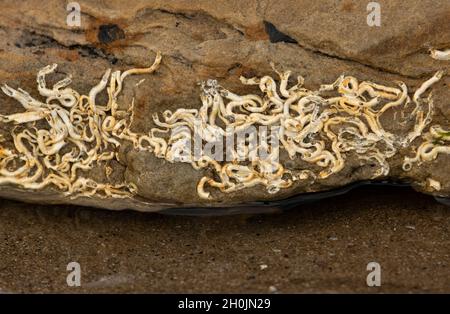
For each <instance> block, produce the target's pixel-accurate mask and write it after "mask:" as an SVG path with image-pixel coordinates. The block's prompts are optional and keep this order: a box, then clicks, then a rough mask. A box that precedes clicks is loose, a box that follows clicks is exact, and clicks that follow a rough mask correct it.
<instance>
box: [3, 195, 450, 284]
mask: <svg viewBox="0 0 450 314" xmlns="http://www.w3.org/2000/svg"><path fill="white" fill-rule="evenodd" d="M449 226H450V207H446V206H444V205H441V204H439V203H437V202H436V201H435V200H434V199H433V198H431V197H429V196H425V195H421V194H418V193H415V192H413V191H412V190H410V189H406V188H393V187H363V188H358V189H356V190H354V191H352V192H350V193H349V194H346V195H343V196H337V197H334V198H331V199H326V200H322V201H320V202H316V203H313V204H308V205H302V206H300V207H298V208H295V209H291V210H289V211H285V212H283V213H277V214H264V215H236V216H225V217H207V218H205V217H185V216H167V215H160V214H144V213H137V212H131V211H124V212H111V211H105V210H97V209H87V208H81V207H68V206H38V205H30V204H24V203H18V202H13V201H7V200H1V204H0V237H1V238H0V239H1V241H0V292H3V293H5V292H244V293H245V292H279V293H292V292H301V293H304V292H447V293H448V292H450V267H449V266H450V235H449ZM72 261H76V262H78V263H80V265H81V271H82V273H81V287H68V286H67V284H66V276H67V274H68V273H69V272H68V271H66V266H67V264H68V263H69V262H72ZM372 261H375V262H378V263H379V264H380V265H381V287H372V288H369V287H367V285H366V276H367V274H368V273H369V272H368V271H367V270H366V265H367V264H368V263H369V262H372Z"/></svg>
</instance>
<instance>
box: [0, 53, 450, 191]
mask: <svg viewBox="0 0 450 314" xmlns="http://www.w3.org/2000/svg"><path fill="white" fill-rule="evenodd" d="M160 61H161V54H160V53H157V56H156V59H155V61H154V63H153V65H152V66H151V67H149V68H144V69H131V70H128V71H125V72H123V73H121V72H120V71H115V72H113V73H111V70H108V71H106V73H105V74H104V75H103V78H102V80H101V81H100V82H99V83H98V84H97V85H96V86H94V87H93V88H92V89H91V90H90V92H89V94H88V95H80V94H79V93H78V92H76V91H74V90H73V89H71V88H68V87H67V86H68V85H69V84H70V83H71V79H70V77H68V78H65V79H63V80H61V81H59V82H57V83H56V84H55V85H54V86H53V87H52V88H49V87H47V85H46V81H45V76H46V75H48V74H50V73H52V72H53V71H54V70H55V68H56V65H52V66H47V67H45V68H43V69H42V70H40V71H39V73H38V76H37V83H38V91H39V93H40V94H41V95H42V96H43V97H45V98H46V100H45V102H40V101H38V100H36V99H34V98H32V97H31V96H30V95H29V94H28V93H27V92H25V91H24V90H22V89H18V90H15V89H13V88H11V87H9V86H7V85H4V86H3V87H2V90H3V92H5V93H6V94H7V95H8V96H10V97H13V98H15V99H16V100H17V101H19V102H20V103H21V104H22V106H23V107H24V108H25V110H26V111H25V112H23V113H17V114H11V115H1V116H0V120H1V121H2V122H3V123H13V124H15V125H16V126H15V127H14V128H13V130H12V137H13V139H14V149H13V148H11V149H9V148H7V147H1V148H0V184H15V185H19V186H21V187H23V188H26V189H42V188H44V187H46V186H48V185H52V186H56V187H57V188H59V189H60V190H61V191H63V192H64V193H66V194H67V195H70V196H72V197H78V196H93V195H95V196H99V197H107V196H111V197H132V196H133V195H134V194H136V193H137V187H136V186H135V185H134V184H133V183H130V182H122V183H120V184H111V183H102V182H96V181H94V180H93V179H91V178H87V177H85V176H83V174H85V173H86V172H87V171H88V170H90V169H92V168H93V167H94V166H95V165H96V164H98V163H100V162H107V161H111V160H114V159H115V160H118V156H117V150H118V148H119V146H120V145H121V143H122V141H130V142H132V143H133V145H134V148H135V149H137V150H141V151H147V152H151V153H153V154H154V155H155V156H156V157H158V158H163V159H165V160H167V161H169V162H186V163H190V164H191V165H192V166H193V167H194V168H195V169H197V170H201V169H205V168H207V169H212V170H213V173H214V175H213V176H212V177H208V176H205V177H203V178H202V179H201V180H200V181H199V182H198V184H197V192H198V195H199V196H200V197H201V198H203V199H211V198H212V196H211V193H210V192H209V191H208V189H211V188H215V189H218V190H219V191H221V192H223V193H230V192H234V191H238V190H241V189H244V188H248V187H252V186H256V185H262V186H264V187H266V190H267V192H268V193H277V192H278V191H279V190H280V189H283V188H288V187H290V186H292V184H293V183H294V182H295V181H297V180H305V179H307V178H312V179H314V180H320V179H325V178H327V177H329V176H331V175H333V174H336V173H338V172H340V171H341V170H342V169H343V168H344V166H345V161H346V158H347V156H348V155H349V154H353V155H354V156H357V158H359V159H360V160H361V161H362V162H369V161H370V162H376V163H377V164H378V165H379V167H378V169H377V170H376V171H374V173H373V178H376V177H379V176H385V175H387V174H388V173H389V164H388V162H387V159H388V158H390V157H392V156H394V155H395V154H396V152H397V151H398V149H399V148H404V147H408V146H409V145H410V144H411V143H412V142H413V141H414V140H415V139H417V138H418V137H420V136H421V135H422V134H423V132H424V130H425V128H426V127H427V126H428V125H429V124H430V123H431V120H432V114H433V103H432V100H431V96H428V98H422V95H423V94H424V93H425V92H426V90H427V89H428V88H429V87H430V86H431V85H432V84H434V83H436V82H437V81H438V80H439V79H440V78H441V77H442V75H443V72H441V71H439V72H437V73H436V74H435V75H434V76H433V77H432V78H430V79H429V80H427V81H426V82H424V83H423V84H422V85H421V86H420V87H419V89H417V91H416V92H415V93H414V94H413V96H412V98H411V97H410V96H409V95H408V90H407V87H406V85H405V84H404V83H402V82H397V85H398V86H397V87H389V86H384V85H380V84H376V83H373V82H369V81H363V82H358V80H357V79H356V78H354V77H351V76H341V77H339V78H338V79H337V80H336V81H335V82H334V83H332V84H327V85H322V86H321V87H320V89H319V90H317V91H312V90H308V89H306V88H304V87H303V81H304V79H303V78H302V77H301V76H299V77H298V78H297V83H296V84H294V85H293V86H290V87H289V86H288V85H289V77H290V75H291V72H290V71H286V72H278V71H276V70H275V69H274V70H275V72H276V73H277V74H278V76H279V84H278V86H277V83H276V81H275V80H274V79H273V78H272V77H270V76H264V77H262V78H243V77H241V82H242V83H243V84H245V85H256V86H258V87H259V89H260V91H261V93H262V94H261V95H253V94H248V95H243V96H241V95H237V94H234V93H232V92H231V91H228V90H226V89H225V88H223V87H221V86H220V85H218V84H217V82H216V81H214V80H208V81H207V82H206V83H203V84H202V93H201V97H200V98H201V101H202V106H201V107H200V109H184V108H179V109H177V110H176V111H175V112H171V111H169V110H167V111H165V112H163V114H162V119H160V118H159V116H158V115H157V114H155V115H154V116H153V120H154V123H155V124H156V125H157V127H155V128H152V129H151V131H150V132H149V133H148V134H138V133H135V132H133V131H131V130H130V128H131V124H132V122H133V103H132V104H131V106H129V108H128V110H126V111H124V110H119V109H118V108H120V107H119V105H118V103H117V96H118V95H119V93H120V92H121V90H122V84H123V82H124V80H125V78H126V77H127V76H128V75H131V74H144V73H152V72H153V71H155V70H156V69H157V67H158V65H159V63H160ZM105 88H106V89H107V94H108V102H107V103H106V104H98V103H96V95H97V94H98V93H100V92H101V91H103V90H104V89H105ZM391 108H400V110H399V112H400V113H401V115H402V116H401V117H400V119H402V121H403V122H402V123H407V122H408V121H410V122H412V126H410V130H409V131H408V132H407V133H406V134H404V135H396V134H393V133H391V132H389V131H387V130H386V129H385V128H384V127H383V125H382V123H381V117H382V116H383V114H384V113H385V112H387V111H388V110H389V109H391ZM408 119H409V120H408ZM42 121H45V122H46V125H44V124H43V123H41V122H42ZM260 126H266V127H267V126H271V127H276V134H272V136H273V135H276V138H277V139H279V142H280V147H281V149H283V150H284V151H286V152H287V154H288V156H289V158H290V159H297V158H299V159H301V160H302V161H304V162H306V163H308V164H310V165H311V166H310V167H307V168H305V169H303V170H295V171H294V170H290V169H287V168H286V166H285V165H283V164H282V163H281V162H280V161H279V160H278V154H279V151H278V147H275V146H271V145H268V144H265V143H260V144H259V145H260V146H261V147H258V148H264V149H266V150H267V151H268V152H269V156H268V158H248V157H249V154H250V150H249V149H248V147H244V149H243V152H242V150H241V151H240V150H235V149H234V148H232V149H231V150H232V156H234V157H233V158H232V159H231V160H227V161H221V160H220V161H217V160H215V159H214V158H212V157H211V156H210V155H207V154H204V155H200V158H195V156H194V153H193V152H192V149H191V145H190V143H191V141H192V138H193V136H197V137H199V138H201V140H202V141H205V142H210V141H212V140H216V139H217V138H220V137H222V136H224V135H226V136H233V135H235V133H237V132H242V131H245V130H246V129H248V128H250V127H260ZM230 130H232V131H231V134H230ZM424 137H425V139H426V141H425V142H424V143H423V144H422V145H421V146H420V147H419V149H418V150H417V154H416V157H414V158H408V157H407V158H405V163H404V165H403V168H404V170H405V171H408V170H410V169H411V166H412V164H413V163H414V162H421V161H426V160H430V159H433V158H435V157H436V155H437V154H439V153H450V147H449V146H446V145H445V144H443V143H444V142H445V141H448V140H449V139H450V136H449V135H448V132H447V131H444V130H443V129H442V128H440V127H439V126H433V127H431V128H430V131H429V132H428V133H426V134H425V136H424ZM436 137H438V139H439V140H438V141H436ZM262 146H264V147H262ZM243 157H244V158H243ZM105 171H106V175H107V176H108V173H110V172H111V169H110V168H109V167H108V166H106V167H105Z"/></svg>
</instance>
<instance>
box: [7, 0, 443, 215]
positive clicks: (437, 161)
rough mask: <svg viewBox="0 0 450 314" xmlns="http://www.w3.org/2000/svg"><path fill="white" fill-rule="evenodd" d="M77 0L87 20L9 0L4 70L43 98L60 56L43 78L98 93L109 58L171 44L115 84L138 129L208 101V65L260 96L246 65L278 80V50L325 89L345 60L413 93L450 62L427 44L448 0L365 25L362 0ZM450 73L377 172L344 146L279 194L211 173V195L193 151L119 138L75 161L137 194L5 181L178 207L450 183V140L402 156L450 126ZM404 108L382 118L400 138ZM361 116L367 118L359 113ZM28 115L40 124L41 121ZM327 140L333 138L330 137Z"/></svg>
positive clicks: (127, 59)
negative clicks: (428, 153)
mask: <svg viewBox="0 0 450 314" xmlns="http://www.w3.org/2000/svg"><path fill="white" fill-rule="evenodd" d="M79 3H80V7H81V25H80V27H71V26H68V25H67V23H66V17H67V14H68V13H69V12H68V11H66V7H65V4H62V3H60V2H58V1H48V2H45V3H44V4H43V3H41V2H38V1H27V2H19V3H17V2H13V1H6V2H5V3H4V4H3V9H2V11H1V12H0V39H1V41H0V83H1V84H2V85H3V84H8V85H9V86H11V87H12V88H14V89H18V88H19V87H20V88H22V89H23V90H25V91H27V92H29V93H30V94H31V96H32V97H34V98H35V99H38V100H39V101H44V100H45V98H44V97H42V96H41V95H39V93H38V91H37V89H36V74H37V72H38V71H39V70H40V69H41V68H43V67H45V66H46V65H49V64H53V63H57V64H58V65H59V66H58V68H57V69H56V71H55V73H54V74H52V75H49V76H48V78H47V81H48V82H47V85H48V86H52V85H51V84H54V83H55V82H57V81H59V80H61V79H63V78H64V77H66V75H68V74H71V75H72V80H73V82H72V84H71V85H70V87H71V88H73V89H74V90H76V91H78V92H79V93H80V94H83V95H88V93H89V91H90V90H91V89H92V88H93V87H94V86H95V85H97V84H98V82H99V81H100V79H101V78H102V76H103V74H104V73H105V71H106V70H107V69H109V68H111V69H112V70H113V71H116V70H120V71H125V70H127V69H130V68H145V67H148V66H150V65H151V63H152V62H153V59H154V57H155V52H157V51H161V53H162V56H163V57H162V61H161V65H160V67H159V68H158V69H157V70H156V71H155V72H153V73H152V74H142V75H132V76H128V77H127V78H126V81H125V82H124V86H123V90H122V92H121V93H120V95H119V96H118V98H117V102H118V103H119V104H120V105H121V106H122V107H120V108H119V109H121V110H126V109H127V108H129V106H130V105H131V103H132V99H134V109H133V117H134V121H133V124H132V128H131V129H132V130H133V132H135V133H136V134H141V135H142V134H146V133H148V132H150V131H151V130H152V128H154V127H155V124H154V121H153V118H152V115H153V114H155V113H158V114H159V117H160V118H161V117H162V116H161V115H162V113H163V112H164V111H165V110H171V111H172V112H174V111H175V110H177V109H178V108H187V109H189V108H190V109H199V108H200V107H201V105H202V102H201V100H200V97H199V96H200V94H201V89H200V87H199V86H198V83H199V82H202V81H206V80H208V79H216V80H217V81H218V84H219V85H220V88H225V89H226V90H228V91H231V92H233V93H235V94H237V95H245V94H250V93H251V94H258V95H259V96H263V93H262V92H261V91H260V90H259V89H258V88H257V87H255V86H248V85H243V84H241V82H240V80H239V78H240V76H241V75H242V76H245V77H247V78H250V77H254V76H255V77H263V76H265V75H270V76H272V77H273V78H275V79H276V80H277V83H278V82H279V79H278V76H277V74H276V73H274V71H273V69H272V67H271V66H270V62H271V61H273V62H274V63H275V68H276V69H278V70H280V71H286V70H291V71H292V75H291V76H292V77H294V78H295V77H297V75H302V76H303V77H304V79H305V83H304V87H305V88H306V89H308V90H310V91H316V90H318V89H319V88H320V86H321V84H330V83H333V82H334V81H335V80H336V79H337V78H338V77H339V76H340V75H342V74H345V75H346V76H353V77H355V78H357V80H358V81H359V82H360V83H361V82H363V81H371V82H375V83H378V84H382V85H385V86H389V87H396V88H397V87H398V85H396V83H395V82H396V81H402V82H404V83H405V84H406V86H407V88H408V93H409V96H410V97H411V98H412V96H413V93H414V91H416V90H417V89H418V88H419V87H420V86H421V85H422V84H423V83H424V82H425V81H427V80H428V79H430V78H431V77H433V75H434V74H435V73H436V72H438V71H441V70H443V71H444V72H447V73H448V71H449V69H450V63H449V62H448V61H439V60H435V59H433V58H431V57H430V55H429V53H428V50H429V48H431V47H433V48H437V49H446V48H448V47H446V45H448V43H449V42H450V25H449V23H448V20H449V18H450V4H449V3H447V2H445V1H441V2H440V3H437V2H435V1H431V0H428V1H415V0H413V1H408V3H397V2H389V3H388V2H380V3H381V27H369V26H368V25H367V23H366V16H367V11H366V3H364V2H355V1H340V2H336V1H320V2H318V1H282V2H280V1H276V2H275V1H246V2H245V3H243V2H241V1H214V2H190V3H189V4H187V3H186V2H184V1H138V0H131V2H126V3H120V2H115V3H112V4H108V6H106V7H105V5H104V4H99V3H97V2H95V1H80V2H79ZM294 83H295V80H293V81H292V82H291V81H290V82H289V86H292V85H293V84H294ZM449 84H450V79H449V77H448V76H446V75H444V76H443V77H442V78H441V79H440V80H439V81H438V82H436V83H435V84H433V85H432V86H431V87H430V89H429V90H428V91H427V92H426V93H425V94H424V95H423V98H422V99H423V102H421V104H422V105H424V106H425V107H424V108H426V104H427V102H426V99H427V97H428V95H429V93H430V90H431V91H432V96H431V99H432V101H433V104H434V111H433V115H432V116H431V121H429V122H430V123H428V124H427V125H426V127H425V129H424V130H423V132H422V134H421V135H420V136H417V138H414V140H413V141H412V142H411V143H410V144H408V145H405V146H402V147H401V146H399V145H398V144H395V145H396V147H395V149H396V152H395V154H393V155H392V156H390V157H388V158H386V162H387V165H388V167H389V171H388V173H384V174H381V175H377V176H376V177H374V173H376V171H377V170H378V169H380V167H381V166H380V163H379V162H378V161H377V160H374V159H371V160H370V161H367V160H362V159H361V158H360V157H361V156H358V154H355V153H348V154H345V166H344V167H343V168H342V169H341V170H339V171H338V172H336V173H333V174H332V175H330V176H328V177H326V178H323V179H317V178H313V177H311V176H309V177H308V178H304V179H299V180H296V181H294V182H293V183H292V185H291V186H289V187H287V188H282V189H280V190H279V191H278V192H277V193H274V194H271V193H268V190H267V188H266V187H265V186H264V185H256V186H254V187H248V188H245V189H241V190H239V191H236V192H231V193H223V192H220V191H219V190H218V189H214V188H210V187H208V186H206V188H205V190H206V191H208V192H209V193H211V195H210V196H211V198H210V199H206V200H205V199H203V198H201V197H200V196H199V194H198V191H197V184H198V183H199V181H200V180H201V179H202V178H203V177H205V176H207V177H209V178H214V179H215V180H217V179H218V178H217V173H215V172H214V170H213V169H212V168H211V167H205V168H203V169H200V170H195V169H194V168H193V167H192V166H191V165H189V164H188V163H179V162H175V163H171V162H169V161H167V160H165V159H161V158H158V156H155V154H154V153H152V152H150V151H148V150H141V149H137V148H136V147H134V146H133V145H132V144H131V143H130V142H129V141H128V142H127V141H122V140H121V143H122V144H121V145H120V148H117V150H116V153H117V154H116V157H114V158H113V159H112V160H111V162H110V163H109V164H108V163H105V162H101V163H98V164H97V163H96V164H95V166H93V167H92V168H91V169H89V170H87V171H84V172H78V175H79V176H83V177H86V178H89V179H92V180H93V181H95V182H102V183H104V184H106V183H107V184H111V185H119V184H121V183H124V182H125V183H126V184H132V185H133V187H136V189H137V190H136V191H133V193H131V194H130V195H132V196H131V197H120V198H113V197H106V198H105V197H99V196H100V195H97V194H95V195H92V196H87V195H85V196H79V197H75V196H76V195H71V197H68V196H70V195H69V194H70V193H69V194H67V193H64V192H65V191H64V189H58V188H57V187H56V186H54V185H52V184H50V185H48V186H47V187H45V188H43V189H33V190H29V189H23V188H21V186H20V185H19V186H18V185H13V184H7V183H5V184H2V185H1V186H0V196H2V197H6V198H14V199H20V200H23V201H29V202H43V203H74V204H82V205H90V206H96V207H104V208H109V209H123V208H133V209H137V210H143V211H153V210H159V209H162V208H170V207H195V206H215V207H217V206H236V205H238V204H253V203H255V202H256V203H255V204H258V203H257V202H267V201H275V200H282V199H285V198H289V197H293V196H296V195H301V194H303V193H309V192H320V191H327V190H330V189H335V188H339V187H342V186H345V185H348V184H352V183H355V182H359V181H367V180H376V181H389V182H403V183H408V184H411V185H412V186H413V187H414V188H415V189H417V190H419V191H421V192H424V193H428V194H432V195H434V196H439V197H444V198H445V197H450V180H449V178H450V167H449V162H450V155H448V154H446V153H445V152H441V153H439V154H437V155H436V158H434V159H431V160H419V161H420V162H413V163H412V165H411V169H410V170H408V171H405V170H404V169H403V168H404V164H405V160H406V159H405V158H413V157H414V156H415V152H416V151H417V149H418V148H419V147H421V145H422V144H423V143H424V142H425V141H427V139H426V138H424V136H425V137H426V136H427V134H429V132H430V127H432V126H436V125H440V126H441V127H442V128H443V129H444V130H448V129H449V119H450V106H449V99H450V89H449ZM136 85H138V86H136ZM366 96H367V95H366ZM324 97H325V96H324ZM327 97H328V96H327ZM330 97H331V96H330ZM107 99H108V97H107V94H106V92H103V93H101V94H100V95H99V96H98V97H97V101H98V102H99V103H100V102H104V103H106V101H107ZM0 101H1V103H2V107H1V109H0V114H2V115H3V116H7V115H10V114H13V113H20V112H24V108H23V107H22V106H21V105H20V103H18V102H17V101H16V100H14V99H12V98H11V97H8V96H7V95H5V94H1V95H0ZM44 102H45V101H44ZM412 107H414V105H412ZM402 108H403V107H402ZM405 112H407V114H412V112H411V111H405ZM425 113H426V112H425ZM425 113H424V114H425ZM400 115H401V110H399V109H398V110H397V109H391V110H388V111H387V112H386V113H385V114H383V115H382V117H381V122H380V123H381V125H383V126H384V128H385V129H386V131H388V132H390V133H392V134H394V135H395V136H397V137H399V138H403V137H404V136H406V135H407V134H408V132H410V131H411V128H412V127H413V124H414V121H413V122H411V121H408V120H407V118H408V116H407V117H403V120H402V119H400V118H399V116H400ZM411 117H413V116H411ZM400 120H401V121H403V122H402V123H403V124H400V123H399V121H400ZM361 121H364V123H365V124H366V125H367V124H368V123H367V121H366V120H364V119H362V118H361ZM41 122H43V121H41ZM39 123H40V122H39ZM411 123H412V124H411ZM43 125H45V123H44V124H43ZM0 126H1V128H0V133H1V134H2V135H3V136H4V139H5V141H4V142H3V143H1V145H2V146H3V147H4V148H8V149H13V148H14V143H12V136H11V131H12V130H13V127H14V125H13V124H12V123H6V122H1V123H0ZM22 127H23V125H22ZM26 127H27V128H30V127H31V124H27V125H26ZM39 127H41V126H40V125H39ZM369 129H370V128H369ZM432 130H433V129H432ZM372 133H373V132H372ZM321 136H322V135H321ZM428 136H430V135H428ZM431 142H432V143H434V144H433V145H438V146H441V147H447V146H446V145H449V143H448V142H446V140H445V137H444V138H442V136H441V138H440V139H434V140H431ZM326 145H328V146H327V147H326V148H327V149H328V150H332V148H331V147H330V146H329V145H331V142H328V143H327V144H326ZM380 149H381V148H380ZM383 149H384V148H383ZM3 158H4V157H3ZM280 162H281V164H282V165H283V166H284V167H285V168H286V169H287V170H290V171H294V172H296V171H297V172H298V171H300V170H305V169H309V170H312V171H314V172H315V173H319V172H320V171H321V170H323V169H322V168H323V167H322V168H321V167H320V166H317V165H316V164H311V163H308V162H305V161H304V160H302V159H301V158H300V157H299V156H295V157H294V158H293V159H290V158H289V156H288V155H287V154H286V151H284V152H283V149H282V152H281V157H280ZM16 166H19V165H16ZM107 167H109V168H108V169H107ZM31 174H32V173H31ZM106 174H107V175H106ZM284 179H285V178H283V180H284Z"/></svg>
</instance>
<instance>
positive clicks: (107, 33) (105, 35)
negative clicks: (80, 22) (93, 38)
mask: <svg viewBox="0 0 450 314" xmlns="http://www.w3.org/2000/svg"><path fill="white" fill-rule="evenodd" d="M97 38H98V41H99V42H101V43H102V44H109V43H111V42H113V41H116V40H119V39H124V38H125V32H124V31H123V30H122V29H121V28H120V27H119V26H118V25H117V24H106V25H100V27H99V29H98V35H97Z"/></svg>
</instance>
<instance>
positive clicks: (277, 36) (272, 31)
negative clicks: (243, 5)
mask: <svg viewBox="0 0 450 314" xmlns="http://www.w3.org/2000/svg"><path fill="white" fill-rule="evenodd" d="M264 28H265V30H266V33H267V35H269V40H270V42H271V43H279V42H284V43H289V44H298V42H297V41H296V40H295V39H294V38H292V37H290V36H288V35H286V34H284V33H282V32H280V31H279V30H278V29H277V28H276V27H275V25H273V24H272V23H270V22H267V21H264Z"/></svg>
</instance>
